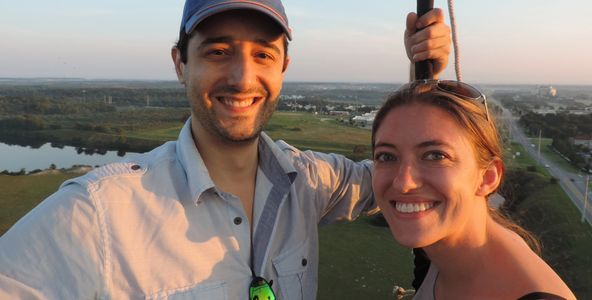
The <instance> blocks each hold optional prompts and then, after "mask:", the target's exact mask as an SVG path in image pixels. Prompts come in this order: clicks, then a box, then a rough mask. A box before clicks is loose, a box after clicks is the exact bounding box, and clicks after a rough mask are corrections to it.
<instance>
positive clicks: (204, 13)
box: [185, 2, 292, 41]
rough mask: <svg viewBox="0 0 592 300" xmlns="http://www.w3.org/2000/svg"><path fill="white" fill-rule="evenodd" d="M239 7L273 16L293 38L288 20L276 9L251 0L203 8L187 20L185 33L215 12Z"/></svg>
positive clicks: (287, 34) (289, 36) (290, 38)
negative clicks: (250, 0)
mask: <svg viewBox="0 0 592 300" xmlns="http://www.w3.org/2000/svg"><path fill="white" fill-rule="evenodd" d="M238 9H250V10H256V11H258V12H262V13H264V14H265V15H267V16H268V17H271V18H272V19H273V20H274V21H276V23H278V25H280V27H282V29H283V30H284V33H285V34H286V36H287V37H288V40H290V41H291V40H292V30H291V29H290V27H289V26H288V24H287V21H286V20H284V18H283V17H282V16H280V15H278V14H277V13H276V12H275V11H273V10H271V9H269V8H266V7H264V6H261V5H257V4H255V3H249V2H242V3H241V2H239V3H237V2H233V3H224V4H218V5H215V6H211V7H208V8H205V9H202V10H201V11H199V12H197V13H196V14H194V15H193V16H192V17H191V18H189V20H187V22H185V33H187V34H191V32H193V30H194V29H195V28H196V27H197V25H199V23H201V22H202V21H203V20H205V19H207V18H208V17H211V16H213V15H215V14H219V13H221V12H225V11H229V10H238Z"/></svg>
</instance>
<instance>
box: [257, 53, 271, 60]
mask: <svg viewBox="0 0 592 300" xmlns="http://www.w3.org/2000/svg"><path fill="white" fill-rule="evenodd" d="M255 57H257V58H259V59H273V56H271V55H269V54H267V53H265V52H260V53H257V54H255Z"/></svg>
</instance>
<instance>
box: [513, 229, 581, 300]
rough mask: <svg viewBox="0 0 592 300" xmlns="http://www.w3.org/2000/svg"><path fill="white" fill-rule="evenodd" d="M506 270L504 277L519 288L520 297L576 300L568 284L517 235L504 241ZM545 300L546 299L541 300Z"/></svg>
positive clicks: (517, 290)
mask: <svg viewBox="0 0 592 300" xmlns="http://www.w3.org/2000/svg"><path fill="white" fill-rule="evenodd" d="M504 244H505V248H506V251H504V252H506V254H505V255H504V256H506V257H505V258H504V259H503V261H505V263H504V264H502V265H504V266H505V268H506V272H504V273H505V274H506V275H507V276H504V278H505V280H506V281H508V283H513V284H515V286H516V287H517V289H516V292H517V293H518V294H519V295H518V297H521V296H525V295H528V294H530V293H533V292H544V293H549V294H554V295H557V296H560V297H563V298H565V299H575V296H574V294H573V293H572V292H571V290H570V289H569V287H568V286H567V284H566V283H565V282H564V281H563V280H562V279H561V277H559V275H558V274H557V273H556V272H555V271H554V270H553V269H552V268H551V267H550V266H549V265H548V264H547V263H546V262H545V261H544V260H543V259H542V258H540V257H539V256H538V255H537V254H536V253H534V252H533V251H532V250H531V249H530V248H529V247H528V245H526V243H525V242H524V241H523V240H522V239H521V238H520V237H518V236H517V235H515V234H514V233H511V236H509V237H507V238H506V239H505V241H504ZM540 299H544V298H540Z"/></svg>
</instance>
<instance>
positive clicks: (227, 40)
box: [199, 36, 282, 54]
mask: <svg viewBox="0 0 592 300" xmlns="http://www.w3.org/2000/svg"><path fill="white" fill-rule="evenodd" d="M232 41H234V39H233V38H232V37H230V36H219V37H213V38H207V39H204V40H203V41H202V42H201V43H200V44H199V48H203V47H206V46H208V45H211V44H218V43H222V44H230V43H232ZM254 42H255V43H256V44H258V45H260V46H262V47H265V48H270V49H272V50H273V51H275V52H276V53H277V54H281V53H282V50H281V49H280V48H279V47H278V46H276V45H274V44H273V43H271V42H269V41H266V40H264V39H256V40H255V41H254Z"/></svg>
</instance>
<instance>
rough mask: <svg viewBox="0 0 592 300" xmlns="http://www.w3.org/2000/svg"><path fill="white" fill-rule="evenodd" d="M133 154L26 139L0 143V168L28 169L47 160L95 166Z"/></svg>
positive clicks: (43, 166)
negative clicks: (22, 141)
mask: <svg viewBox="0 0 592 300" xmlns="http://www.w3.org/2000/svg"><path fill="white" fill-rule="evenodd" d="M29 142H30V141H29ZM11 144H12V143H11ZM135 155H138V154H137V153H132V152H127V153H126V152H125V151H123V150H119V151H107V150H105V149H93V148H84V147H71V146H65V145H63V144H59V143H47V142H45V143H27V145H19V144H17V143H14V144H12V145H9V144H7V143H0V171H3V170H7V171H10V172H17V171H19V170H21V169H25V171H32V170H36V169H46V168H49V167H50V165H51V164H54V165H55V166H56V167H57V168H70V167H71V166H73V165H90V166H97V165H104V164H108V163H112V162H116V161H120V160H122V159H123V158H129V157H133V156H135Z"/></svg>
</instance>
